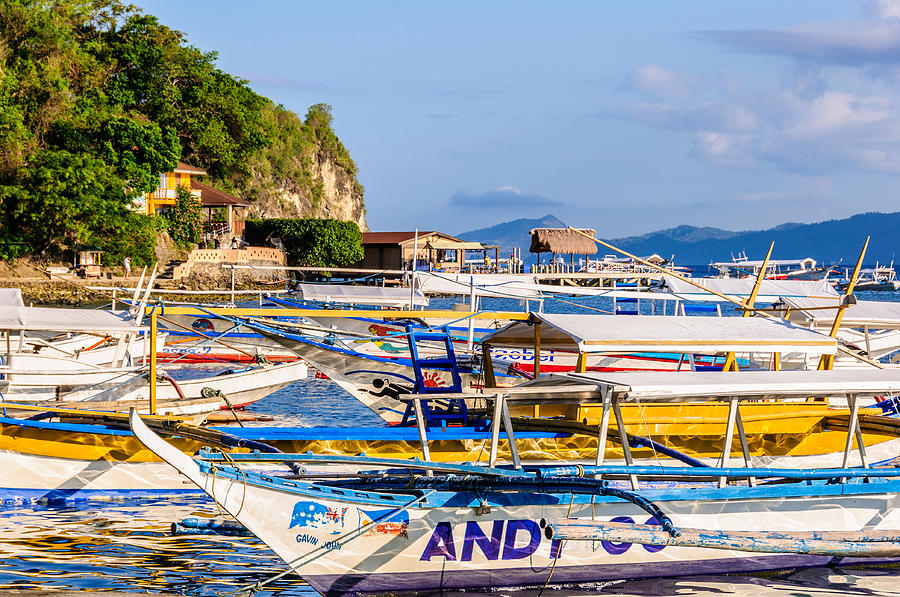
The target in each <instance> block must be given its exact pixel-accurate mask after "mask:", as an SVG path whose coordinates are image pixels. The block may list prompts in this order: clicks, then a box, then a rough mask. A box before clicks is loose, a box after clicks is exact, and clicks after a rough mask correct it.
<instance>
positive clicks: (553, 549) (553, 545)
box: [550, 539, 562, 560]
mask: <svg viewBox="0 0 900 597" xmlns="http://www.w3.org/2000/svg"><path fill="white" fill-rule="evenodd" d="M561 557H562V541H560V540H559V539H553V540H551V541H550V559H552V560H558V559H559V558H561Z"/></svg>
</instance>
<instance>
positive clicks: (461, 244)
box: [355, 230, 499, 272]
mask: <svg viewBox="0 0 900 597" xmlns="http://www.w3.org/2000/svg"><path fill="white" fill-rule="evenodd" d="M362 236H363V238H362V247H363V252H364V257H363V259H362V261H360V262H358V263H356V264H355V267H359V268H363V269H387V270H408V269H410V267H412V265H413V256H414V255H415V267H416V269H418V270H440V271H446V272H459V271H463V270H464V269H465V267H466V252H467V251H480V252H482V255H481V257H482V262H484V257H485V255H486V254H487V252H489V251H492V252H494V254H495V260H494V263H495V264H496V253H497V251H499V249H498V248H497V247H493V246H491V247H486V246H485V245H483V244H481V243H478V242H467V241H464V240H460V239H458V238H456V237H453V236H450V235H449V234H444V233H443V232H437V231H436V230H430V231H420V232H419V233H418V235H417V233H416V232H363V235H362Z"/></svg>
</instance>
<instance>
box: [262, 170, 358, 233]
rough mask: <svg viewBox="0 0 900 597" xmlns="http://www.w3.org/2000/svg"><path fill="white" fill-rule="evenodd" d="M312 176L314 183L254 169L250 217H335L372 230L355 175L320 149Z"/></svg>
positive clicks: (311, 172) (311, 171)
mask: <svg viewBox="0 0 900 597" xmlns="http://www.w3.org/2000/svg"><path fill="white" fill-rule="evenodd" d="M309 178H310V179H311V180H312V181H313V184H312V185H306V184H302V181H296V180H291V179H281V178H271V175H269V174H267V173H265V172H260V171H258V170H254V172H253V181H252V182H251V185H252V187H253V188H254V189H256V195H255V201H254V202H253V205H252V207H250V208H249V209H248V212H249V213H248V214H247V215H248V217H263V218H335V219H338V220H349V221H351V222H356V224H357V225H358V226H359V229H360V230H362V231H363V232H367V231H368V230H369V227H368V224H366V205H365V201H364V199H363V193H362V187H361V186H360V185H359V183H357V181H356V177H355V176H354V175H351V174H350V173H348V172H347V171H346V170H345V169H344V168H343V167H341V166H340V165H338V164H337V163H335V161H334V160H333V159H332V158H331V157H330V156H328V155H327V154H324V153H317V154H316V155H315V157H314V159H313V160H312V161H311V163H310V166H309Z"/></svg>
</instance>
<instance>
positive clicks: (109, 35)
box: [0, 0, 365, 263]
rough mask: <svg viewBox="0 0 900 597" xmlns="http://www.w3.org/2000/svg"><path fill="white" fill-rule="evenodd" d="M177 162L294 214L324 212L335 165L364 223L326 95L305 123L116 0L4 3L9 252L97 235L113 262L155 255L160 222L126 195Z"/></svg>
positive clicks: (1, 49)
mask: <svg viewBox="0 0 900 597" xmlns="http://www.w3.org/2000/svg"><path fill="white" fill-rule="evenodd" d="M179 160H181V161H184V162H188V163H190V164H192V165H195V166H199V167H202V168H204V169H205V170H206V171H207V172H208V173H209V174H210V178H211V180H209V181H208V182H209V183H210V184H213V185H214V186H217V187H219V188H222V189H223V190H227V191H231V192H233V193H236V194H240V195H241V196H242V197H244V198H246V199H248V200H249V201H251V202H256V203H255V205H256V206H258V209H257V211H258V212H266V211H276V212H278V214H279V215H295V216H316V215H319V214H320V213H321V211H322V208H323V207H324V205H323V202H324V201H326V200H328V198H327V197H326V194H327V193H326V191H327V189H326V184H325V182H324V181H323V175H322V173H323V171H324V170H325V169H326V167H325V166H326V165H327V169H328V171H329V172H330V173H331V176H330V180H332V186H334V184H333V179H335V176H334V171H338V172H339V173H340V175H341V177H342V178H341V181H343V182H342V183H340V184H342V185H343V187H345V188H344V192H345V194H346V196H347V197H349V198H350V200H352V202H354V205H353V206H352V208H351V209H350V210H349V211H350V212H352V213H353V214H354V215H355V216H357V217H355V218H348V219H356V221H357V222H358V223H361V226H362V227H363V228H364V227H365V220H364V215H363V214H364V208H363V205H362V192H363V189H362V186H361V185H360V184H359V182H358V181H357V179H356V165H355V164H354V162H353V160H352V159H351V158H350V154H349V152H348V151H347V149H346V148H345V147H344V145H343V144H342V143H341V141H340V140H339V139H338V138H337V136H336V135H335V133H334V131H333V130H332V128H331V111H330V108H329V107H328V106H327V105H325V104H317V105H315V106H313V107H312V108H310V110H309V112H308V113H307V115H306V117H305V118H304V119H301V118H299V117H298V116H297V115H296V114H294V113H293V112H290V111H288V110H286V109H284V108H283V107H281V106H278V105H275V104H274V103H273V102H272V101H271V100H269V99H267V98H265V97H263V96H261V95H259V94H257V93H255V92H254V91H253V90H252V89H250V87H249V86H248V85H247V82H246V81H243V80H241V79H238V78H235V77H233V76H231V75H229V74H228V73H226V72H223V71H222V70H220V69H219V68H218V67H217V66H216V54H215V52H205V51H202V50H200V49H198V48H195V47H193V46H191V45H190V44H189V42H188V40H187V39H185V36H184V35H183V34H182V33H180V32H178V31H175V30H173V29H170V28H169V27H166V26H165V25H162V24H160V23H159V22H158V21H157V19H156V18H154V17H153V16H150V15H146V14H143V13H141V12H140V11H139V10H138V9H136V8H135V7H133V6H128V5H126V4H123V3H121V2H118V1H115V0H97V1H84V0H72V1H59V2H51V1H30V0H0V258H4V259H8V258H11V257H15V256H21V255H28V254H36V255H44V256H59V255H61V254H62V252H64V251H65V250H66V249H71V248H73V247H75V246H76V245H99V246H102V247H103V248H104V249H105V250H106V251H107V258H108V260H111V262H115V261H116V259H117V258H119V257H121V256H122V255H125V254H130V255H132V257H133V258H134V259H135V261H136V262H137V263H140V262H141V261H147V260H149V259H151V258H152V255H153V244H154V242H155V238H156V234H157V231H158V230H159V229H160V227H162V226H164V223H161V222H160V221H159V220H158V219H157V218H156V217H151V216H144V215H139V214H136V213H134V212H133V211H132V210H131V209H130V205H131V203H132V199H133V198H134V197H135V196H136V195H138V194H142V193H146V192H149V191H152V190H154V189H155V188H156V186H157V182H158V176H157V175H158V173H159V172H165V171H169V170H171V169H173V168H174V167H175V165H176V164H177V162H178V161H179ZM326 162H327V164H326ZM339 178H340V177H339ZM285 196H288V197H289V201H287V203H288V204H289V205H287V207H285V202H286V200H285ZM273 205H275V206H280V207H278V208H277V209H273V208H272V206H273ZM292 212H293V213H292Z"/></svg>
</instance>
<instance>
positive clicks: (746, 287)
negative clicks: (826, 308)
mask: <svg viewBox="0 0 900 597" xmlns="http://www.w3.org/2000/svg"><path fill="white" fill-rule="evenodd" d="M692 280H693V281H694V282H696V283H698V284H700V285H701V286H703V287H705V288H709V289H710V290H714V291H716V292H719V293H721V294H724V295H726V296H730V297H731V298H734V299H737V300H741V299H744V298H746V297H748V296H750V293H751V292H752V291H753V286H754V284H756V279H755V278H692ZM662 287H663V288H664V292H666V293H668V294H672V295H675V296H677V297H678V298H680V299H682V300H685V301H715V302H719V301H722V299H721V298H720V297H718V296H716V295H714V294H712V293H709V292H705V291H703V290H701V289H700V288H697V287H696V286H694V285H692V284H689V283H688V282H685V281H684V280H680V279H678V278H675V277H673V276H663V284H662ZM837 296H838V293H837V291H836V290H835V289H834V287H832V286H831V284H829V283H828V282H827V281H826V280H763V281H762V282H761V283H760V288H759V293H758V294H757V296H756V300H757V302H774V301H777V300H778V299H779V298H785V297H823V298H829V297H837Z"/></svg>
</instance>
